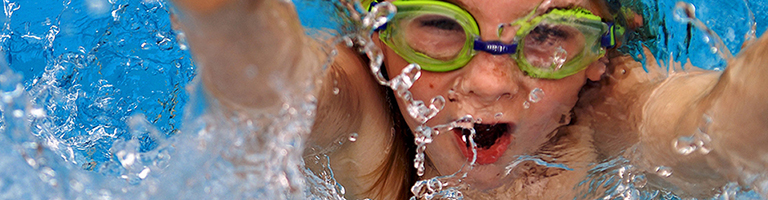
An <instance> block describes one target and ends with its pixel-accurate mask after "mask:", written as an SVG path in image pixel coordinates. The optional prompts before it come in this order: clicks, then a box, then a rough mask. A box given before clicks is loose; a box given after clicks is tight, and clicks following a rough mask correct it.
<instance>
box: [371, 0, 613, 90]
mask: <svg viewBox="0 0 768 200" xmlns="http://www.w3.org/2000/svg"><path fill="white" fill-rule="evenodd" d="M369 2H370V4H368V8H369V10H370V8H372V7H373V6H375V5H376V4H377V3H376V2H371V1H370V0H369ZM364 3H365V2H364ZM390 3H391V4H392V5H394V6H395V7H396V8H397V13H396V14H395V15H394V17H393V18H392V19H390V21H389V22H388V23H387V24H385V25H383V26H380V27H378V28H377V31H378V32H379V38H380V39H381V41H383V42H384V43H385V44H386V45H387V46H389V47H390V48H392V49H393V50H394V51H395V52H396V53H397V54H398V55H400V56H401V57H403V58H404V59H405V60H406V61H408V62H410V63H417V64H419V65H420V66H421V68H422V69H423V70H427V71H433V72H447V71H452V70H456V69H459V68H461V67H463V66H464V65H466V64H467V63H468V62H469V61H470V60H471V59H472V58H473V57H474V55H476V54H478V53H479V52H480V51H484V52H488V53H491V54H494V55H501V54H511V57H512V58H514V59H515V60H516V61H517V64H518V67H519V68H520V69H521V70H522V71H524V72H526V73H527V74H528V75H529V76H531V77H534V78H544V79H561V78H564V77H567V76H570V75H573V74H575V73H578V72H579V71H581V70H583V69H585V68H586V67H587V66H588V65H589V64H590V63H593V62H595V61H597V60H598V59H599V58H600V57H602V56H603V55H605V49H606V48H612V47H614V46H615V45H616V40H615V38H616V35H619V34H621V33H622V32H623V29H621V27H619V26H614V25H613V24H612V23H604V22H602V21H601V18H600V17H599V16H596V15H594V14H592V13H591V12H589V11H588V10H585V9H581V8H575V9H554V10H551V11H550V12H548V13H546V14H543V15H540V16H535V17H534V16H533V15H534V13H533V12H531V14H529V15H528V16H527V17H525V18H524V19H522V20H517V21H515V22H513V23H510V25H511V26H515V27H519V28H518V30H517V32H515V39H514V42H513V43H512V44H505V43H502V42H499V41H482V40H480V37H479V35H480V30H479V27H478V25H477V22H476V21H475V19H474V17H472V15H471V14H469V13H468V12H467V11H466V10H464V9H462V8H461V7H459V6H456V5H454V4H451V3H447V2H443V1H435V0H399V1H394V2H390ZM364 5H366V4H364ZM534 10H535V9H534ZM426 15H439V16H441V17H446V18H450V19H452V20H454V21H455V23H458V25H460V26H461V28H462V29H463V31H464V36H465V37H466V38H465V42H464V44H463V47H462V48H461V50H459V51H457V52H456V55H455V56H454V57H452V58H450V59H436V58H433V57H431V56H429V55H426V54H425V53H422V52H419V51H417V50H414V49H413V48H412V47H411V45H410V44H409V42H407V40H406V39H402V38H403V37H405V36H403V34H405V33H403V32H404V31H401V30H398V28H395V27H398V23H401V22H403V21H408V20H409V19H413V18H415V17H418V16H426ZM541 24H546V25H547V26H566V27H568V28H569V29H572V30H577V31H578V32H579V33H580V36H581V37H580V38H582V37H583V43H584V44H579V45H583V48H580V49H576V50H572V52H566V54H573V55H569V56H567V57H568V58H567V59H565V58H563V59H565V60H561V61H562V62H559V63H556V64H551V65H549V64H544V65H543V66H542V64H539V65H535V64H532V62H531V60H533V59H530V58H532V57H536V56H527V55H526V53H525V52H526V48H533V47H526V42H524V41H523V40H525V38H526V36H528V35H529V33H531V32H532V31H534V29H536V28H537V27H538V26H540V25H541ZM398 31H400V32H398ZM537 31H538V30H537ZM579 41H581V40H579ZM526 57H529V58H528V59H527V58H526Z"/></svg>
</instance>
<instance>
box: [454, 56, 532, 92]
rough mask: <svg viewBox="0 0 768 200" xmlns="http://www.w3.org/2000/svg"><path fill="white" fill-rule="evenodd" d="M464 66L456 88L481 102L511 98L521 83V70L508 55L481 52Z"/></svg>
mask: <svg viewBox="0 0 768 200" xmlns="http://www.w3.org/2000/svg"><path fill="white" fill-rule="evenodd" d="M464 68H466V69H465V70H467V71H465V74H464V76H463V79H462V82H461V83H460V84H459V88H458V90H459V91H460V92H461V93H463V94H464V95H467V96H469V97H470V98H474V99H476V100H478V101H481V102H483V103H489V102H494V101H497V100H500V99H511V98H513V97H514V96H515V95H516V94H517V92H518V90H519V89H520V84H521V83H522V82H521V81H522V78H523V77H522V76H523V75H522V72H521V71H520V69H519V68H517V66H516V64H515V62H514V61H513V60H512V59H511V58H509V55H491V54H489V53H485V52H482V53H479V54H477V55H476V56H475V57H474V58H472V60H471V61H470V62H469V63H467V65H466V66H464Z"/></svg>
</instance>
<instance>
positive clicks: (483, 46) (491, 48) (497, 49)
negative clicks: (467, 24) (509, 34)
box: [473, 39, 517, 55]
mask: <svg viewBox="0 0 768 200" xmlns="http://www.w3.org/2000/svg"><path fill="white" fill-rule="evenodd" d="M473 46H474V47H473V49H474V50H477V51H485V52H488V53H490V54H493V55H502V54H514V53H515V51H517V43H512V44H504V43H502V42H501V41H488V42H484V41H482V40H480V39H475V43H474V45H473Z"/></svg>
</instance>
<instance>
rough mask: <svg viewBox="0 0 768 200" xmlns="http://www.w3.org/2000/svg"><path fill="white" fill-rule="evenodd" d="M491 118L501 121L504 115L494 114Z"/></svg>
mask: <svg viewBox="0 0 768 200" xmlns="http://www.w3.org/2000/svg"><path fill="white" fill-rule="evenodd" d="M493 117H494V118H496V119H501V118H502V117H504V113H496V115H493Z"/></svg>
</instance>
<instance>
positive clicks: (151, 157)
mask: <svg viewBox="0 0 768 200" xmlns="http://www.w3.org/2000/svg"><path fill="white" fill-rule="evenodd" d="M612 2H616V1H612ZM675 2H676V1H673V0H661V1H651V0H642V1H639V2H636V3H627V2H624V4H625V5H628V6H630V7H632V8H634V9H635V10H637V11H638V12H643V13H644V15H645V16H647V19H648V20H646V23H645V27H646V28H645V29H643V30H641V31H639V33H638V34H633V35H631V36H629V40H628V43H629V44H630V45H628V46H627V47H626V48H625V49H623V50H624V51H626V52H628V53H631V54H634V55H637V52H638V49H639V48H638V47H639V45H641V44H644V45H646V46H648V47H649V48H650V49H652V51H653V53H654V54H655V55H656V57H657V58H661V61H659V62H661V63H667V62H668V61H669V60H670V59H671V60H674V61H680V62H687V60H688V59H690V62H691V63H692V64H694V65H696V66H700V67H703V68H706V69H722V68H723V67H724V62H723V60H722V59H721V58H719V57H718V56H717V55H715V54H713V53H711V52H709V51H707V49H709V48H708V44H707V43H705V42H704V41H703V33H702V32H701V31H699V30H697V29H695V28H694V29H693V30H692V31H690V34H685V33H688V32H689V30H688V29H687V26H686V24H682V23H679V22H676V21H675V20H674V17H673V15H672V8H673V7H674V5H675ZM691 2H692V3H694V5H696V6H697V13H696V14H697V16H698V17H699V18H700V19H701V20H702V21H704V22H705V23H706V24H707V25H708V26H709V27H711V28H713V29H714V30H715V31H716V32H717V33H718V34H719V35H720V36H721V37H722V38H723V40H724V42H725V44H726V46H728V48H729V49H730V50H731V51H732V52H733V53H734V54H736V53H737V52H738V50H739V49H740V46H741V44H742V43H743V42H744V34H745V33H746V32H747V31H748V30H749V26H748V22H749V20H750V19H749V18H748V15H747V10H746V9H747V4H748V5H749V8H751V10H752V12H753V13H754V15H755V17H756V21H757V34H758V36H760V35H761V34H762V33H763V32H764V31H765V30H766V28H767V27H768V3H767V2H766V1H762V0H753V1H748V2H747V3H744V2H741V1H707V0H696V1H691ZM295 4H296V7H297V10H299V13H300V19H301V21H302V24H303V25H304V26H305V27H307V28H308V31H307V32H308V33H309V34H314V33H318V32H319V30H322V31H324V32H331V33H334V34H338V33H344V32H345V31H346V30H348V29H346V26H348V24H345V23H346V21H345V19H343V18H338V17H332V16H335V15H337V14H336V13H337V8H336V6H334V5H335V4H334V2H331V1H325V0H306V1H295ZM3 9H4V16H3V17H2V18H0V20H1V21H0V22H2V23H3V28H2V32H1V33H0V51H2V52H3V54H2V55H3V56H4V62H3V63H2V67H0V73H2V75H0V89H1V90H2V92H3V93H2V95H0V96H2V97H3V98H4V99H5V98H6V97H7V98H10V99H12V100H4V102H3V107H2V109H3V110H2V111H3V112H2V114H3V116H4V117H3V121H2V125H3V126H2V131H3V133H4V134H3V135H2V136H0V168H2V169H3V170H0V199H16V198H22V199H30V198H53V197H65V198H67V197H86V198H93V197H139V198H148V197H151V196H161V197H162V196H163V195H167V196H165V197H188V198H194V197H198V198H199V197H201V196H197V195H199V194H206V195H208V196H212V197H216V196H219V197H226V196H228V195H232V194H233V193H242V192H243V190H245V189H249V190H252V191H255V192H254V193H256V194H255V195H254V194H250V195H248V194H246V195H235V196H239V197H263V196H264V194H265V193H267V191H264V190H267V189H266V188H267V187H264V186H260V185H249V186H239V185H238V183H237V182H231V181H230V180H228V179H226V177H228V175H227V173H230V174H231V171H228V170H230V169H229V168H228V167H227V166H229V165H228V164H227V162H226V161H221V159H220V158H218V156H217V155H212V154H200V153H199V152H197V153H195V152H196V151H194V148H192V147H193V146H194V145H193V144H191V143H194V142H195V141H197V140H193V139H190V138H196V137H198V135H195V133H198V132H199V131H200V130H198V129H195V127H196V126H194V125H189V124H184V123H185V122H196V120H195V119H194V118H195V117H198V116H200V115H202V113H203V112H204V111H203V110H205V107H206V105H207V103H206V102H205V101H204V100H202V99H196V98H195V97H193V96H198V97H199V96H200V95H199V94H197V95H196V94H194V93H192V94H189V93H188V91H193V92H194V91H197V92H199V90H194V88H196V87H198V86H197V85H195V83H194V82H193V81H192V80H193V78H194V77H195V73H196V72H195V70H196V69H195V65H194V61H193V59H192V57H191V55H190V53H189V51H188V50H187V49H186V47H185V45H184V44H183V43H180V42H179V40H178V37H179V35H178V34H179V32H177V31H174V30H173V29H172V28H173V27H172V25H171V23H170V19H169V13H170V12H171V11H172V8H171V5H170V4H169V3H167V2H165V1H162V0H65V1H52V0H19V1H12V0H4V1H3ZM327 19H332V20H327ZM689 35H690V36H689ZM687 41H690V42H687ZM16 83H19V84H20V85H21V86H22V87H21V88H17V87H16V86H17V84H16ZM187 88H192V90H187ZM189 102H193V103H191V104H190V105H191V106H190V105H188V104H189ZM185 107H189V108H188V109H185ZM16 111H19V112H21V113H20V114H19V113H17V112H16ZM185 111H189V112H192V113H191V114H190V113H185ZM17 114H18V115H17ZM185 116H186V117H185ZM25 125H26V126H25ZM183 127H187V128H186V129H184V128H183ZM183 130H192V131H187V132H185V131H183ZM203 132H204V131H203ZM165 140H168V141H171V142H158V141H165ZM190 141H191V142H190ZM174 142H175V143H174ZM169 143H170V144H175V145H166V144H169ZM229 144H231V143H229ZM133 146H135V148H133ZM212 146H214V147H215V148H214V147H211V146H207V147H206V148H208V150H210V149H214V150H221V149H223V148H225V147H218V146H215V145H212ZM184 147H189V148H184ZM122 149H129V150H130V149H135V150H136V151H135V152H130V151H129V152H128V153H127V154H125V152H123V153H124V154H120V151H119V150H122ZM134 154H135V155H143V157H142V158H145V159H148V160H146V161H144V160H140V161H135V162H137V163H140V164H141V165H135V166H134V165H126V162H128V161H131V162H133V160H132V159H129V158H128V157H126V155H134ZM178 155H184V157H183V159H184V160H185V161H183V162H182V161H179V159H180V158H178ZM170 157H173V159H171V158H170ZM273 160H274V159H273ZM277 160H280V159H277ZM288 161H290V159H288ZM144 162H146V163H144ZM168 162H170V163H168ZM185 164H189V165H193V166H183V165H185ZM283 164H284V165H285V163H283ZM289 164H290V163H289ZM276 165H280V164H276ZM126 166H127V167H126ZM137 166H138V167H137ZM189 168H192V169H193V170H188V171H185V170H187V169H189ZM146 169H151V170H150V171H151V172H149V175H148V177H150V178H139V179H137V178H136V176H139V177H140V176H147V174H143V175H142V172H144V171H145V170H146ZM179 171H181V172H179ZM288 171H290V170H288ZM294 173H298V172H294ZM211 174H213V175H214V176H213V178H210V177H209V176H210V175H211ZM286 176H289V177H290V176H291V175H290V174H289V175H286ZM279 178H280V177H277V178H276V180H277V179H279ZM142 180H143V181H142ZM181 180H185V181H187V182H186V185H185V184H182V183H172V184H170V185H171V186H167V187H164V189H163V191H159V192H158V191H155V192H147V191H152V190H153V189H154V190H157V188H158V187H157V186H158V185H160V184H161V183H165V182H163V181H170V182H172V181H176V182H180V181H181ZM190 180H192V183H190V182H189V181H190ZM30 188H40V189H35V190H31V189H30ZM189 188H192V189H189ZM244 188H245V189H244ZM187 190H190V191H187ZM39 191H48V192H44V193H40V192H39ZM277 192H278V193H279V191H277ZM182 194H183V195H182ZM260 195H261V196H260ZM267 196H268V195H267ZM270 197H275V196H270Z"/></svg>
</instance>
